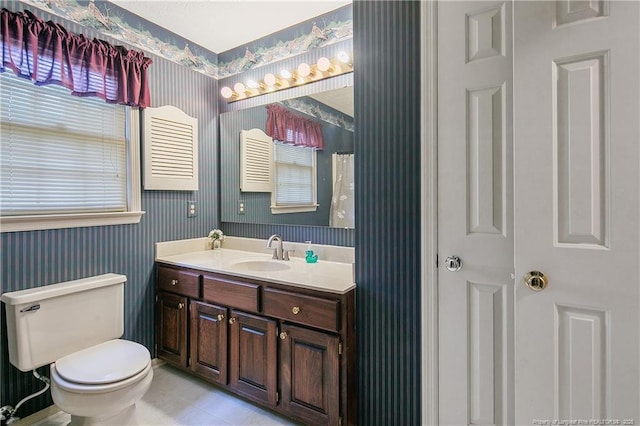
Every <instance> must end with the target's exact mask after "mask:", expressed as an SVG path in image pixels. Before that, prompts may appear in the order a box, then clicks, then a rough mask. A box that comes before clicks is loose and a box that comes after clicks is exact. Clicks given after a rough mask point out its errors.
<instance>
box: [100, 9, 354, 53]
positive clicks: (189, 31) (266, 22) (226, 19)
mask: <svg viewBox="0 0 640 426" xmlns="http://www.w3.org/2000/svg"><path fill="white" fill-rule="evenodd" d="M110 1H111V2H112V3H114V4H116V5H118V6H120V7H122V8H123V9H126V10H128V11H130V12H132V13H135V14H136V15H138V16H141V17H143V18H145V19H147V20H148V21H151V22H153V23H154V24H157V25H159V26H161V27H163V28H166V29H167V30H169V31H171V32H173V33H176V34H178V35H180V36H182V37H184V38H186V39H187V40H190V41H192V42H194V43H196V44H199V45H200V46H202V47H204V48H205V49H207V50H209V51H211V52H214V53H221V52H225V51H227V50H229V49H233V48H234V47H238V46H243V45H245V44H247V43H248V42H251V41H253V40H256V39H258V38H261V37H264V36H267V35H269V34H272V33H274V32H276V31H279V30H281V29H283V28H287V27H289V26H291V25H294V24H298V23H300V22H303V21H306V20H308V19H311V18H314V17H316V16H318V15H322V14H324V13H327V12H330V11H332V10H335V9H338V8H340V7H342V6H345V5H347V4H350V3H351V1H345V0H321V1H319V0H288V1H287V0H284V1H282V0H280V1H269V0H110Z"/></svg>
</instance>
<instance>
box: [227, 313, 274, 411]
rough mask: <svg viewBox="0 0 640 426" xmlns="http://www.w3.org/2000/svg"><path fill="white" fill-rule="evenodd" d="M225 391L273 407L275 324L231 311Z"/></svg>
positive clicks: (270, 320) (268, 320)
mask: <svg viewBox="0 0 640 426" xmlns="http://www.w3.org/2000/svg"><path fill="white" fill-rule="evenodd" d="M229 325H230V327H229V328H230V332H229V334H230V339H229V345H230V347H229V371H230V374H229V387H231V388H232V389H233V390H235V391H236V392H238V393H239V394H242V395H244V396H246V397H247V398H249V399H252V400H254V401H259V402H263V403H265V404H267V405H270V406H272V407H275V406H276V403H277V395H276V393H277V391H278V388H277V364H278V352H277V345H278V341H277V335H276V334H277V331H278V325H277V322H276V321H275V320H273V319H269V318H264V317H261V316H257V315H251V314H247V313H244V312H240V311H235V310H232V311H231V318H230V319H229Z"/></svg>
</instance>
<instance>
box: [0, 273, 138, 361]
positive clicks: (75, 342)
mask: <svg viewBox="0 0 640 426" xmlns="http://www.w3.org/2000/svg"><path fill="white" fill-rule="evenodd" d="M126 281H127V277H126V276H124V275H118V274H104V275H98V276H95V277H90V278H83V279H80V280H74V281H66V282H62V283H58V284H51V285H46V286H43V287H36V288H31V289H27V290H20V291H14V292H10V293H4V294H2V296H0V300H1V301H2V302H4V303H5V304H6V308H7V309H6V311H7V337H8V342H9V361H10V362H11V364H13V365H15V366H16V367H17V368H18V369H20V370H21V371H30V370H33V369H35V368H38V367H42V366H43V365H48V364H51V363H52V362H54V361H56V360H57V359H59V358H61V357H63V356H65V355H68V354H71V353H73V352H76V351H79V350H81V349H85V348H88V347H90V346H93V345H96V344H98V343H101V342H105V341H107V340H111V339H117V338H119V337H120V336H122V334H123V333H124V283H125V282H126Z"/></svg>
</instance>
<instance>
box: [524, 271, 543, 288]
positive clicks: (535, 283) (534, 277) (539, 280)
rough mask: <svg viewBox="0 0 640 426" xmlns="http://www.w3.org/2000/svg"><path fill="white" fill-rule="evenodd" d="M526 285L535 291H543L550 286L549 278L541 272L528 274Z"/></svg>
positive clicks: (525, 277)
mask: <svg viewBox="0 0 640 426" xmlns="http://www.w3.org/2000/svg"><path fill="white" fill-rule="evenodd" d="M524 283H525V284H526V285H527V287H529V288H530V289H531V290H533V291H542V290H544V289H545V288H546V287H547V285H549V278H547V276H546V275H545V274H544V273H542V272H540V271H531V272H527V273H526V274H525V276H524Z"/></svg>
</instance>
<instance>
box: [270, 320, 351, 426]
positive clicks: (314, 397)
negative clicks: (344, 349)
mask: <svg viewBox="0 0 640 426" xmlns="http://www.w3.org/2000/svg"><path fill="white" fill-rule="evenodd" d="M339 350H340V339H339V337H338V336H335V335H331V334H326V333H322V332H318V331H313V330H309V329H306V328H302V327H296V326H293V325H290V324H285V325H283V326H282V328H281V332H280V351H281V352H280V353H281V360H280V383H281V390H282V408H283V410H284V411H285V412H287V413H290V414H291V415H293V416H295V417H297V418H299V419H302V420H303V421H304V422H305V423H310V424H318V425H319V424H323V425H337V424H339V421H340V354H339Z"/></svg>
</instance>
